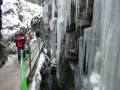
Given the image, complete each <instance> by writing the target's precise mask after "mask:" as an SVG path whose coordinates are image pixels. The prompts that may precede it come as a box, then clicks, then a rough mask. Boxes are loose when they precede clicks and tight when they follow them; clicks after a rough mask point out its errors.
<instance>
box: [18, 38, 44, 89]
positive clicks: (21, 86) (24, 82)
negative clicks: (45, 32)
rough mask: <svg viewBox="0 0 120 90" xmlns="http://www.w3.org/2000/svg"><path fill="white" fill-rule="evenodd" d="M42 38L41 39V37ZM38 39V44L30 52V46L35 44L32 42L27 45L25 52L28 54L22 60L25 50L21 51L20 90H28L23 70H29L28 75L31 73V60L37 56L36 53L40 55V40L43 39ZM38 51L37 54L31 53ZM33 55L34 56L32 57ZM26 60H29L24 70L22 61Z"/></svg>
mask: <svg viewBox="0 0 120 90" xmlns="http://www.w3.org/2000/svg"><path fill="white" fill-rule="evenodd" d="M41 38H42V37H41ZM41 38H39V42H38V43H37V46H35V47H34V49H33V50H32V51H31V46H32V44H34V43H35V42H33V43H32V44H31V45H29V46H28V47H27V50H28V51H29V54H28V56H27V57H26V58H24V56H23V51H24V50H25V51H26V48H25V49H23V50H21V63H20V90H28V89H27V82H26V76H25V74H26V73H25V70H26V69H28V68H29V70H30V73H31V70H32V69H31V63H32V61H33V59H34V58H35V56H36V55H37V53H38V52H39V53H40V42H41V40H43V38H42V39H41ZM36 49H37V50H38V52H36V53H33V52H34V51H35V50H36ZM33 54H34V55H33ZM26 59H29V63H28V65H27V67H26V68H25V66H24V61H25V60H26Z"/></svg>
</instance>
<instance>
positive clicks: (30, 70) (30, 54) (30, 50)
mask: <svg viewBox="0 0 120 90" xmlns="http://www.w3.org/2000/svg"><path fill="white" fill-rule="evenodd" d="M28 50H29V67H30V72H31V49H30V46H29V47H28Z"/></svg>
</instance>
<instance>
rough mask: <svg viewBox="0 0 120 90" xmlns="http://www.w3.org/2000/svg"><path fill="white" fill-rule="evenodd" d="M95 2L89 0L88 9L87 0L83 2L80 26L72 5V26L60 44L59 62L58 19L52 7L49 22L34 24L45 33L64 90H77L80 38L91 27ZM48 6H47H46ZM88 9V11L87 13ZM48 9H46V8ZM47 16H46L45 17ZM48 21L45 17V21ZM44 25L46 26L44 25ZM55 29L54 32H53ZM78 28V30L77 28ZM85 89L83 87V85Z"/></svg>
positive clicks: (45, 40)
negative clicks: (76, 74) (76, 79)
mask: <svg viewBox="0 0 120 90" xmlns="http://www.w3.org/2000/svg"><path fill="white" fill-rule="evenodd" d="M93 2H94V1H93V0H89V2H88V7H86V0H81V3H80V7H79V11H78V12H79V13H78V15H77V21H78V23H77V24H78V25H76V22H75V19H76V17H75V12H76V7H75V6H72V5H71V22H70V26H69V25H67V26H66V34H65V36H64V35H63V38H62V41H61V44H60V47H61V48H60V53H59V62H57V53H58V52H57V48H58V46H57V43H58V40H57V39H58V38H57V36H58V35H59V33H57V30H56V26H57V19H55V18H54V20H53V19H51V18H52V7H48V12H47V13H46V12H44V14H45V13H46V16H48V17H47V20H48V22H42V25H41V24H40V22H39V23H38V24H32V25H33V27H34V28H35V27H37V26H38V25H39V28H41V27H42V28H43V27H44V28H43V29H40V30H41V32H44V33H43V35H44V43H45V48H46V49H47V50H48V53H47V54H48V55H49V56H50V58H51V59H52V62H54V60H56V61H55V62H54V63H57V72H56V74H57V79H58V82H59V85H60V87H61V88H62V90H75V80H74V77H75V71H76V67H77V65H78V58H79V38H80V37H83V35H84V29H85V28H87V27H90V26H91V23H92V17H93ZM45 5H46V4H45ZM86 8H88V9H87V11H86ZM45 9H46V8H45ZM44 16H45V15H44ZM55 17H56V18H58V13H57V11H56V13H55ZM44 19H46V18H44V17H43V20H44ZM51 20H53V22H54V23H53V25H51ZM43 24H44V25H43ZM51 26H52V28H53V27H54V26H55V27H54V30H51ZM76 26H77V28H76ZM81 40H82V39H81ZM83 68H84V72H85V73H87V71H86V68H85V66H83ZM81 87H83V85H81Z"/></svg>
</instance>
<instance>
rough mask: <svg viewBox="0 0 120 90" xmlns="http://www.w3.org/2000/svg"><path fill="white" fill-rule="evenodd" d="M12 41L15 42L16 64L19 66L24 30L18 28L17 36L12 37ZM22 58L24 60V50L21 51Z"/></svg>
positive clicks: (23, 44) (23, 47)
mask: <svg viewBox="0 0 120 90" xmlns="http://www.w3.org/2000/svg"><path fill="white" fill-rule="evenodd" d="M14 41H15V42H16V46H17V51H18V63H19V64H20V61H21V58H20V52H21V50H23V49H25V34H24V29H23V28H20V31H19V32H18V34H17V35H16V36H15V37H14ZM23 57H24V58H25V50H23Z"/></svg>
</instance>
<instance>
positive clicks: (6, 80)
mask: <svg viewBox="0 0 120 90" xmlns="http://www.w3.org/2000/svg"><path fill="white" fill-rule="evenodd" d="M36 45H37V43H34V44H33V45H32V46H31V50H33V48H35V46H36ZM42 45H43V43H41V45H40V48H42ZM38 50H39V49H38V48H37V49H36V50H35V51H34V52H33V54H32V55H31V57H33V56H34V54H35V53H37V54H35V57H34V59H33V61H32V63H31V68H34V65H35V62H36V60H37V58H38V54H39V53H38V52H39V51H38ZM9 58H12V59H11V60H9V61H7V62H6V64H5V65H4V66H3V67H2V68H0V90H20V64H18V62H17V61H18V60H17V54H16V55H12V54H11V55H9ZM24 64H25V68H26V67H27V65H28V64H29V60H26V61H24ZM29 72H30V69H29V67H28V68H27V69H26V71H25V73H26V78H27V79H28V78H29V75H30V74H29Z"/></svg>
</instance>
